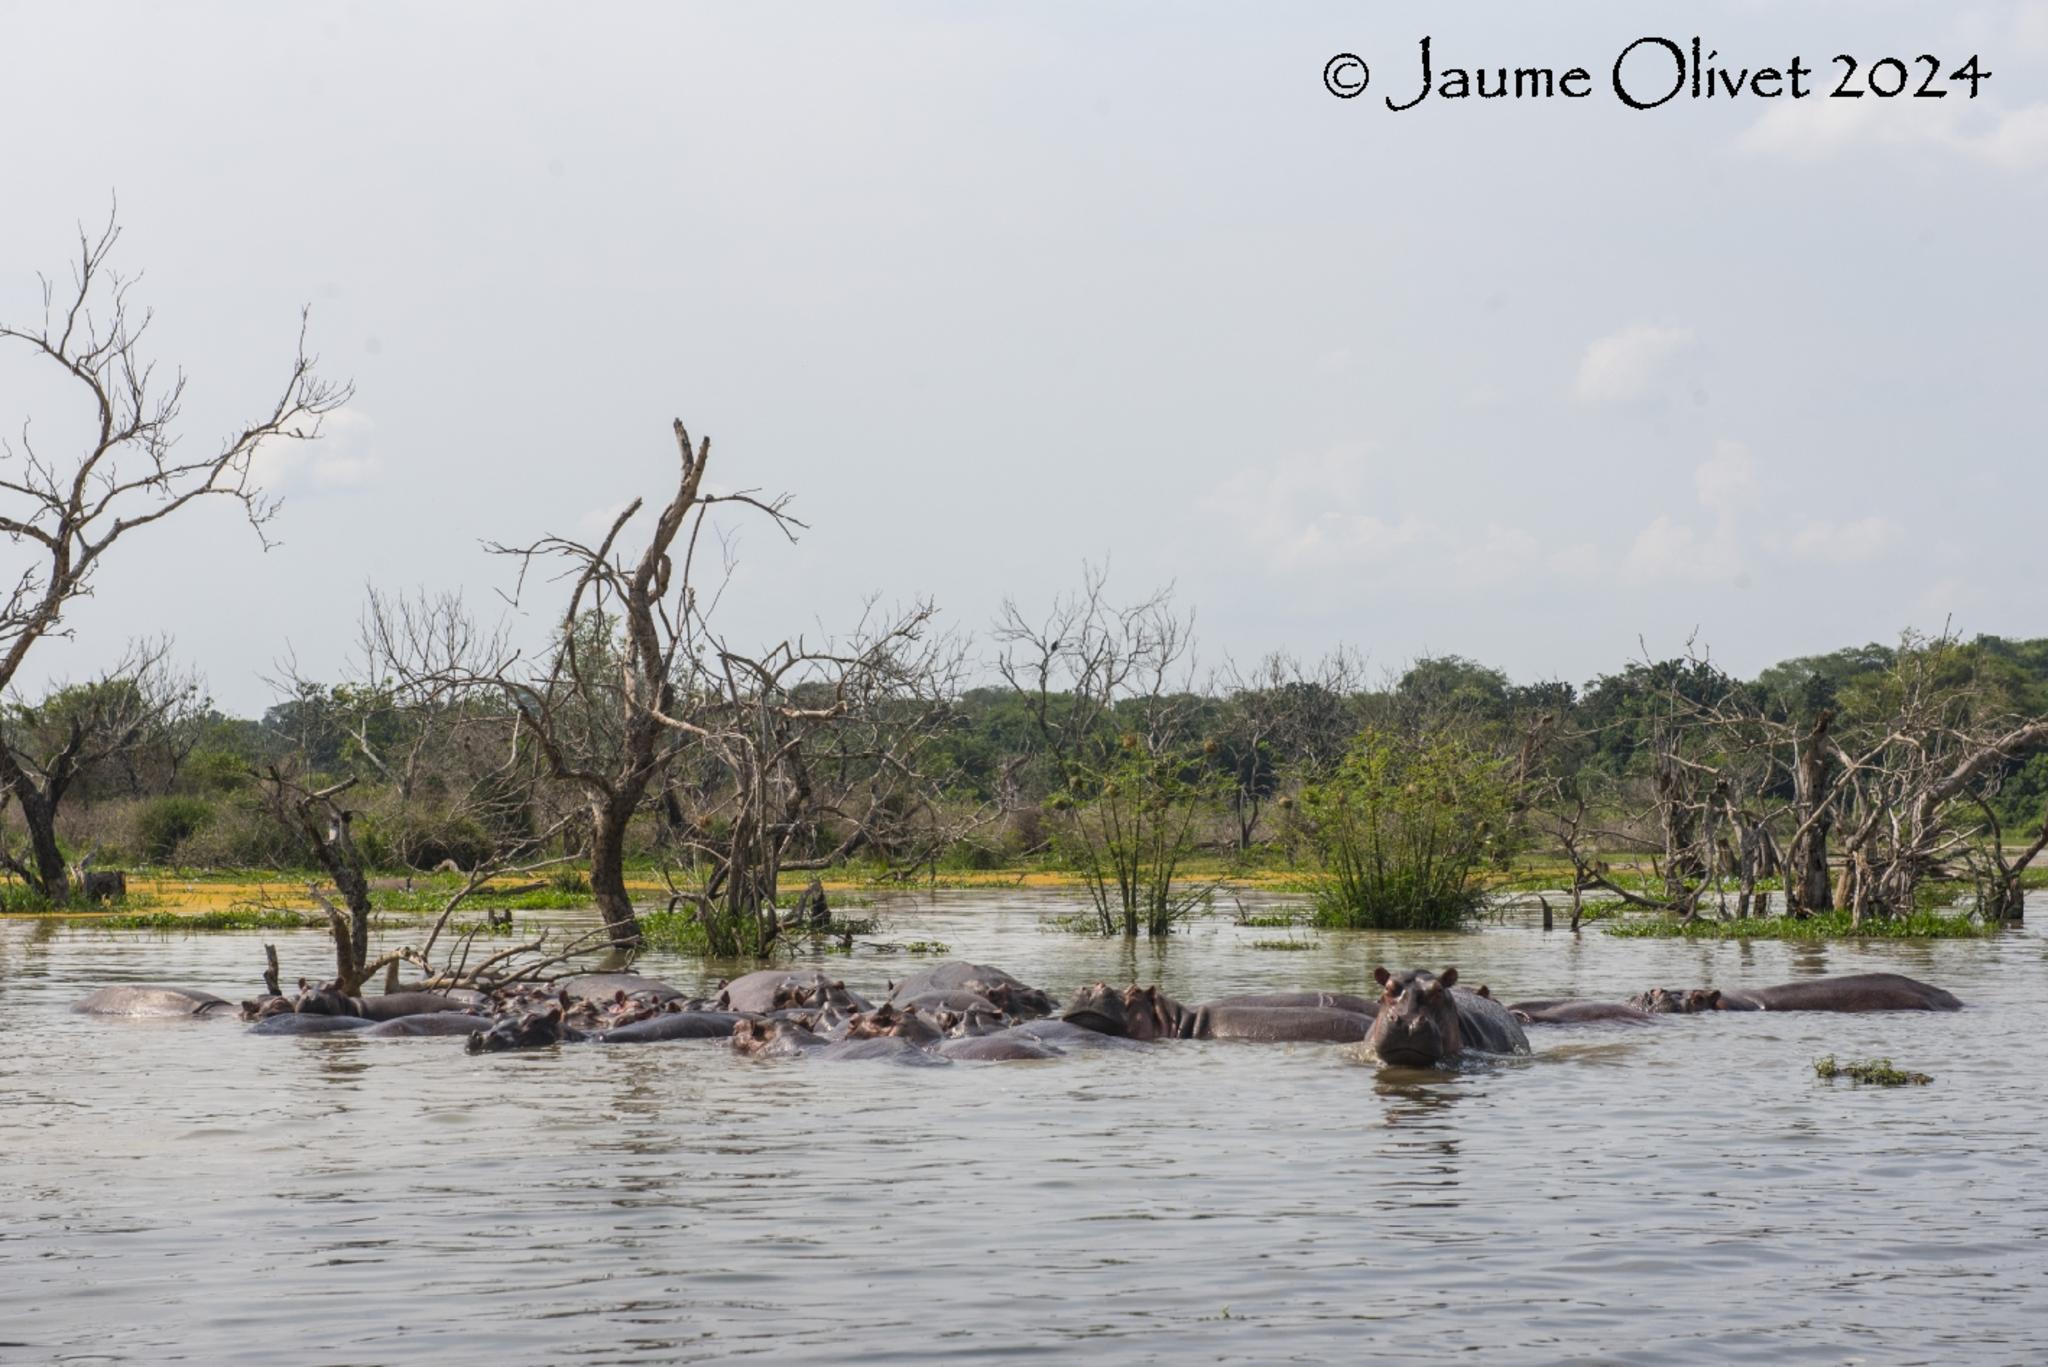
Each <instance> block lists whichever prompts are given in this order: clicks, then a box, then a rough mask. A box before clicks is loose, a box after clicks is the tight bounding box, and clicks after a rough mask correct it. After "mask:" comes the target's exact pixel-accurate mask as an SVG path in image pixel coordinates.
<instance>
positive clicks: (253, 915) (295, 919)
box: [78, 907, 327, 930]
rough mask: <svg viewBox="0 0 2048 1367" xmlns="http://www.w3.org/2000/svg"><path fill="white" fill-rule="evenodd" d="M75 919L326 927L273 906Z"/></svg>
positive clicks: (166, 926)
mask: <svg viewBox="0 0 2048 1367" xmlns="http://www.w3.org/2000/svg"><path fill="white" fill-rule="evenodd" d="M78 919H79V920H80V921H81V922H87V923H89V924H91V925H92V926H94V927H96V928H98V929H103V930H302V929H305V928H307V927H311V926H324V925H326V924H327V918H326V917H325V916H313V915H308V914H306V913H304V912H297V911H280V910H279V909H277V908H275V907H230V908H228V909H227V910H225V911H202V912H198V913H195V914H192V915H180V914H179V913H177V912H174V911H145V912H116V913H114V914H111V915H106V916H92V917H79V918H78Z"/></svg>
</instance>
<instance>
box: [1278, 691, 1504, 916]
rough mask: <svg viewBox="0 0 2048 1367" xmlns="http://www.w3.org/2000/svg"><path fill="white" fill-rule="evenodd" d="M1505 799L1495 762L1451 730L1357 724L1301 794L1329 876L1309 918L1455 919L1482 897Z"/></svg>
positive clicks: (1498, 849) (1471, 911) (1500, 845)
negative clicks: (1335, 760) (1335, 758)
mask: <svg viewBox="0 0 2048 1367" xmlns="http://www.w3.org/2000/svg"><path fill="white" fill-rule="evenodd" d="M1512 798H1513V793H1512V785H1511V784H1510V782H1509V780H1508V778H1507V775H1506V773H1505V771H1504V767H1503V765H1502V763H1501V762H1500V761H1499V760H1498V759H1496V758H1495V757H1493V756H1491V755H1488V754H1486V753H1484V752H1483V751H1481V750H1479V749H1478V748H1477V747H1475V746H1473V745H1472V744H1470V743H1469V742H1468V741H1466V740H1464V739H1462V738H1460V737H1457V736H1454V735H1451V734H1449V733H1447V732H1441V731H1439V732H1434V733H1425V734H1421V735H1414V734H1408V733H1403V732H1399V731H1394V730H1392V729H1386V728H1379V727H1371V728H1368V729H1366V730H1365V731H1363V732H1362V733H1360V735H1359V737H1358V739H1357V740H1356V741H1355V742H1354V743H1353V744H1352V747H1351V749H1350V751H1349V753H1347V754H1346V755H1345V757H1344V759H1343V761H1342V762H1341V763H1340V764H1339V765H1338V766H1337V769H1336V772H1335V773H1334V774H1333V775H1331V777H1330V778H1329V779H1328V781H1326V782H1324V783H1321V784H1317V785H1315V786H1314V787H1311V788H1309V789H1306V790H1304V792H1303V793H1302V806H1303V809H1304V811H1305V813H1306V816H1307V819H1308V820H1309V822H1310V823H1311V831H1312V839H1313V840H1314V843H1315V845H1316V847H1317V849H1318V851H1319V852H1320V853H1321V855H1322V857H1323V861H1324V864H1325V866H1326V867H1327V868H1328V870H1329V873H1330V878H1329V881H1327V882H1326V883H1324V884H1323V885H1322V886H1321V887H1319V888H1317V889H1316V892H1315V908H1316V915H1315V920H1316V924H1317V925H1319V926H1325V927H1342V928H1345V929H1352V930H1359V929H1372V930H1453V929H1456V928H1458V927H1460V926H1462V925H1464V924H1465V923H1466V922H1467V921H1469V920H1471V919H1472V918H1473V917H1474V916H1476V915H1477V914H1478V913H1479V911H1480V909H1481V906H1482V904H1483V902H1484V900H1485V889H1484V888H1483V886H1482V885H1481V883H1480V881H1479V878H1478V874H1479V870H1480V867H1481V865H1482V864H1483V863H1484V862H1485V861H1487V860H1488V859H1494V858H1503V857H1505V854H1506V850H1505V848H1504V845H1505V841H1506V835H1505V832H1506V830H1507V822H1508V817H1509V815H1510V813H1511V808H1512Z"/></svg>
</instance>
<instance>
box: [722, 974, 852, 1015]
mask: <svg viewBox="0 0 2048 1367" xmlns="http://www.w3.org/2000/svg"><path fill="white" fill-rule="evenodd" d="M717 1005H718V1009H719V1010H721V1011H738V1012H740V1013H742V1014H751V1015H766V1014H767V1013H768V1012H770V1011H777V1010H781V1009H783V1008H785V1007H805V1006H828V1005H829V1006H837V1007H839V1008H841V1009H842V1010H851V1011H866V1010H867V1009H868V1005H869V1004H868V1002H867V1000H866V999H865V998H863V997H862V996H861V995H860V994H859V993H857V992H853V991H850V990H848V988H847V986H846V984H845V983H843V982H839V981H837V980H836V979H833V978H828V977H826V976H825V975H824V974H823V973H820V972H818V971H817V970H816V969H804V970H802V971H791V970H789V969H782V968H764V969H761V970H760V971H759V972H755V973H748V974H745V975H743V976H741V977H738V978H734V979H733V980H732V981H731V982H729V983H727V984H726V985H725V986H724V987H723V988H721V989H720V990H719V993H718V998H717Z"/></svg>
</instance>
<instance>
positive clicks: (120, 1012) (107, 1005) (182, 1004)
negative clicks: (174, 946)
mask: <svg viewBox="0 0 2048 1367" xmlns="http://www.w3.org/2000/svg"><path fill="white" fill-rule="evenodd" d="M71 1009H72V1010H73V1011H78V1012H82V1013H83V1014H85V1015H88V1016H210V1015H214V1014H216V1013H225V1012H229V1011H232V1010H234V1003H233V1002H230V1001H228V1000H227V999H226V998H225V997H216V996H214V995H213V994H212V993H211V992H195V991H194V990H192V989H191V988H189V987H154V986H130V987H102V988H101V989H100V990H99V991H97V992H88V993H87V994H86V995H85V996H83V997H80V998H79V999H78V1000H77V1001H75V1002H73V1003H71Z"/></svg>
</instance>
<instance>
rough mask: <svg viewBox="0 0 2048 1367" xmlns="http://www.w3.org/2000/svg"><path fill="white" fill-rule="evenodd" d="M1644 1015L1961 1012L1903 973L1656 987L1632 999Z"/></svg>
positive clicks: (1952, 1000)
mask: <svg viewBox="0 0 2048 1367" xmlns="http://www.w3.org/2000/svg"><path fill="white" fill-rule="evenodd" d="M1629 1004H1630V1005H1632V1006H1635V1007H1638V1008H1640V1009H1641V1010H1644V1011H1651V1012H1658V1013H1667V1012H1680V1013H1690V1012H1697V1011H1846V1012H1864V1011H1960V1010H1961V1009H1962V1006H1963V1004H1962V1002H1961V1001H1959V1000H1957V998H1956V997H1955V995H1954V994H1953V993H1950V992H1947V991H1945V990H1943V989H1942V988H1939V987H1936V986H1934V985H1933V984H1931V983H1923V982H1921V981H1920V980H1919V979H1917V978H1908V977H1907V976H1905V975H1904V974H1903V973H1851V974H1846V975H1844V976H1842V977H1837V978H1807V979H1805V980H1803V981H1800V982H1790V983H1779V984H1777V985H1775V986H1772V987H1759V988H1754V989H1752V990H1749V991H1733V990H1724V989H1721V988H1714V987H1695V988H1690V989H1688V990H1686V991H1683V992H1674V991H1671V990H1670V989H1668V988H1662V987H1653V988H1651V989H1650V990H1649V991H1647V992H1642V993H1638V994H1637V995H1636V996H1634V997H1631V998H1630V999H1629Z"/></svg>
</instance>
